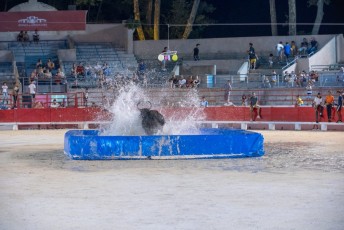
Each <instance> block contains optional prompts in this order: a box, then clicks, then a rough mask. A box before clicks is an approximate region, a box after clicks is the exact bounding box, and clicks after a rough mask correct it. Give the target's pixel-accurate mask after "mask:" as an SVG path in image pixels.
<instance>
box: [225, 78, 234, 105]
mask: <svg viewBox="0 0 344 230" xmlns="http://www.w3.org/2000/svg"><path fill="white" fill-rule="evenodd" d="M224 88H225V95H224V99H225V103H229V102H231V91H232V85H231V80H227V83H226V84H225V85H224Z"/></svg>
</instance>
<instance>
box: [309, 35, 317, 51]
mask: <svg viewBox="0 0 344 230" xmlns="http://www.w3.org/2000/svg"><path fill="white" fill-rule="evenodd" d="M317 50H318V42H317V41H316V40H315V38H312V39H311V47H310V48H309V49H308V53H309V54H311V53H315V52H316V51H317Z"/></svg>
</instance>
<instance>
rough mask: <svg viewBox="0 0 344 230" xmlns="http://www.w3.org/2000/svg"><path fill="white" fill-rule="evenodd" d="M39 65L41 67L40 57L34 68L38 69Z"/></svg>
mask: <svg viewBox="0 0 344 230" xmlns="http://www.w3.org/2000/svg"><path fill="white" fill-rule="evenodd" d="M39 67H43V63H42V60H41V59H38V60H37V62H36V69H38V68H39Z"/></svg>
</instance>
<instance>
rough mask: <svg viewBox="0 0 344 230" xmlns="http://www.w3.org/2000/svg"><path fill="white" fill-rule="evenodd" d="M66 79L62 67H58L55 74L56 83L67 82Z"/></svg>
mask: <svg viewBox="0 0 344 230" xmlns="http://www.w3.org/2000/svg"><path fill="white" fill-rule="evenodd" d="M65 80H66V79H65V74H64V72H63V71H62V70H61V69H60V68H58V69H57V72H56V75H55V83H56V84H60V83H61V82H63V83H65Z"/></svg>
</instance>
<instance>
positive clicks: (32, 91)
mask: <svg viewBox="0 0 344 230" xmlns="http://www.w3.org/2000/svg"><path fill="white" fill-rule="evenodd" d="M28 87H29V91H30V95H31V101H32V102H35V96H36V85H35V81H32V82H31V83H30V85H29V86H28Z"/></svg>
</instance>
